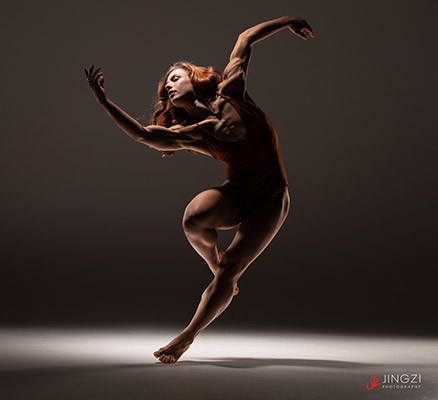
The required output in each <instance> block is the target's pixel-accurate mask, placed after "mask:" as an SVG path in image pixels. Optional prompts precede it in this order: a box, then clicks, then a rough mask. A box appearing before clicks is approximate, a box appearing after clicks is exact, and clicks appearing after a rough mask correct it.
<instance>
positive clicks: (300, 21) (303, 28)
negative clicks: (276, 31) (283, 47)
mask: <svg viewBox="0 0 438 400" xmlns="http://www.w3.org/2000/svg"><path fill="white" fill-rule="evenodd" d="M288 28H289V30H290V31H291V32H292V33H294V34H295V35H297V36H299V37H300V38H302V39H304V40H307V38H308V37H311V38H312V39H314V38H315V36H314V35H313V30H312V28H311V27H310V25H309V24H308V23H307V21H306V20H305V19H304V18H302V17H292V18H291V21H290V23H289V26H288Z"/></svg>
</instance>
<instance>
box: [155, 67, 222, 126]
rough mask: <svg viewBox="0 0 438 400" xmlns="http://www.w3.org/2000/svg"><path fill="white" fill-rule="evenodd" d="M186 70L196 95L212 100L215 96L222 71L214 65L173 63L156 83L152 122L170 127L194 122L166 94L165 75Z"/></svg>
mask: <svg viewBox="0 0 438 400" xmlns="http://www.w3.org/2000/svg"><path fill="white" fill-rule="evenodd" d="M177 68H182V69H184V70H185V71H187V73H188V75H189V77H190V81H191V82H192V85H193V90H194V92H195V95H196V97H198V98H200V99H205V100H213V99H214V98H215V97H216V91H217V87H218V85H219V83H220V82H222V80H223V77H222V73H221V72H220V71H219V70H217V69H216V68H214V67H199V66H197V65H194V64H192V63H190V62H185V61H179V62H177V63H175V64H173V65H172V66H171V67H170V68H169V69H168V71H167V72H166V74H165V75H164V76H163V77H162V78H161V80H160V82H159V83H158V91H157V99H156V101H155V104H154V108H155V110H154V112H153V114H152V123H153V124H154V125H161V126H165V127H170V126H172V125H176V124H180V125H190V124H191V123H195V122H196V121H193V120H192V118H191V117H190V115H189V114H188V113H187V112H186V111H185V110H184V109H183V108H178V107H175V106H174V105H173V104H172V102H171V101H170V99H169V96H168V95H167V90H166V88H165V85H166V81H167V77H168V76H169V74H170V73H171V72H172V71H173V70H175V69H177Z"/></svg>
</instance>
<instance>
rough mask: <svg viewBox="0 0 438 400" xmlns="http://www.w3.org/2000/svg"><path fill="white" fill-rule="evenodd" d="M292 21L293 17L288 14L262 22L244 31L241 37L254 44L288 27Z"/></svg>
mask: <svg viewBox="0 0 438 400" xmlns="http://www.w3.org/2000/svg"><path fill="white" fill-rule="evenodd" d="M290 21H291V17H289V16H287V17H281V18H277V19H273V20H270V21H266V22H262V23H260V24H258V25H255V26H253V27H251V28H248V29H247V30H245V31H243V32H242V33H241V34H240V37H241V38H242V39H245V40H247V41H248V44H249V45H252V44H254V43H257V42H258V41H260V40H263V39H265V38H267V37H268V36H270V35H272V34H273V33H275V32H278V31H279V30H281V29H283V28H286V27H287V26H288V25H289V24H290Z"/></svg>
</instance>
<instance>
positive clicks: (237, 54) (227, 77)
mask: <svg viewBox="0 0 438 400" xmlns="http://www.w3.org/2000/svg"><path fill="white" fill-rule="evenodd" d="M284 28H288V29H289V30H290V31H291V32H292V33H294V34H295V35H297V36H299V37H301V38H302V39H307V37H308V36H310V37H312V38H313V37H314V35H313V30H312V28H311V27H310V25H309V24H308V23H307V21H306V20H305V19H304V18H301V17H291V16H287V17H281V18H276V19H273V20H270V21H266V22H262V23H260V24H257V25H255V26H253V27H251V28H248V29H246V30H245V31H243V32H242V33H241V34H240V35H239V37H238V39H237V41H236V44H235V45H234V48H233V51H232V52H231V54H230V60H229V63H228V64H227V66H226V67H225V69H224V81H223V82H222V83H221V84H220V88H219V89H220V90H221V91H222V92H223V93H228V94H231V95H243V93H244V91H245V80H246V70H247V68H248V64H249V59H250V57H251V46H252V45H253V44H255V43H257V42H259V41H260V40H263V39H265V38H267V37H268V36H271V35H272V34H273V33H275V32H278V31H279V30H281V29H284Z"/></svg>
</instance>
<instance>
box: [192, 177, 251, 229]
mask: <svg viewBox="0 0 438 400" xmlns="http://www.w3.org/2000/svg"><path fill="white" fill-rule="evenodd" d="M242 216H243V201H242V196H241V193H240V192H239V191H238V190H237V189H236V188H235V187H233V186H232V185H230V184H224V185H222V186H218V187H214V188H211V189H207V190H204V191H203V192H201V193H199V194H198V195H197V196H195V197H194V198H193V199H192V200H191V201H190V203H189V204H188V205H187V207H186V209H185V212H184V220H185V221H187V220H194V221H196V222H197V223H199V224H201V225H202V226H203V227H205V228H217V229H231V228H233V227H235V226H237V225H239V223H240V222H241V221H242Z"/></svg>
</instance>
